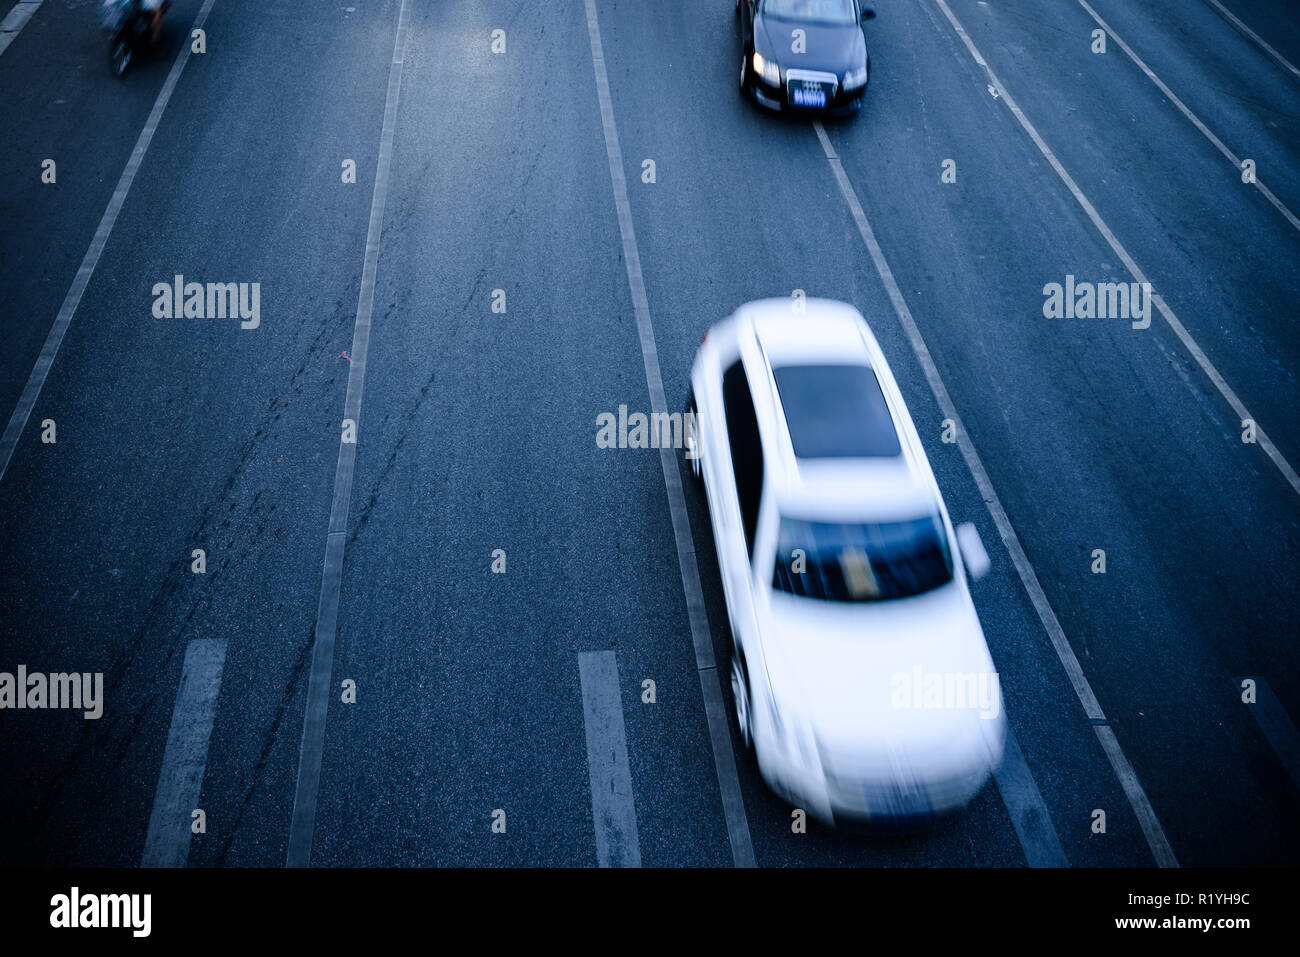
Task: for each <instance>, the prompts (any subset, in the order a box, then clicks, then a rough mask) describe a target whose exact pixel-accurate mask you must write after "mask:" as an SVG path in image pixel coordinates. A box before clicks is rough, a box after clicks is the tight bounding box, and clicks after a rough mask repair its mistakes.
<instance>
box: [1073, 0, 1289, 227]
mask: <svg viewBox="0 0 1300 957" xmlns="http://www.w3.org/2000/svg"><path fill="white" fill-rule="evenodd" d="M1079 6H1081V7H1083V9H1085V10H1087V11H1088V15H1089V16H1090V17H1092V18H1093V19H1094V20H1096V21H1097V25H1098V26H1100V27H1101V28H1102V29H1103V30H1105V31H1106V32H1107V33H1108V34H1110V38H1111V39H1112V40H1114V41H1115V42H1116V43H1118V44H1119V48H1120V49H1121V50H1123V51H1124V52H1125V53H1127V54H1128V58H1129V59H1130V60H1132V61H1133V62H1134V63H1135V64H1136V65H1137V67H1138V69H1140V70H1141V71H1142V72H1143V73H1145V74H1146V75H1147V79H1149V80H1150V81H1151V82H1152V83H1154V84H1155V85H1156V87H1157V88H1159V90H1160V92H1161V93H1163V94H1164V95H1165V96H1166V97H1168V98H1169V102H1170V103H1172V104H1173V105H1174V106H1176V107H1178V111H1179V112H1180V113H1182V114H1183V116H1185V117H1187V119H1188V120H1189V121H1190V122H1191V124H1192V125H1193V126H1195V127H1196V128H1197V129H1198V130H1200V131H1201V134H1202V135H1203V136H1204V137H1205V138H1206V139H1207V140H1209V141H1210V142H1211V143H1213V144H1214V148H1215V149H1217V150H1218V151H1219V152H1220V153H1222V154H1223V155H1224V156H1226V157H1227V159H1228V162H1229V163H1231V164H1232V168H1233V169H1234V170H1236V171H1237V172H1238V173H1240V172H1241V163H1242V161H1241V159H1240V158H1238V156H1237V155H1236V154H1235V153H1233V152H1232V150H1230V149H1228V147H1227V146H1225V145H1224V143H1223V140H1221V139H1219V138H1218V137H1217V136H1215V135H1214V133H1213V132H1212V131H1211V130H1210V128H1209V127H1208V126H1206V125H1205V124H1204V123H1202V122H1201V119H1200V117H1198V116H1197V115H1196V114H1195V113H1193V112H1192V111H1191V110H1189V109H1188V108H1187V105H1186V104H1185V103H1183V101H1182V100H1180V99H1179V98H1178V97H1177V96H1175V95H1174V91H1173V90H1171V89H1169V87H1168V86H1166V85H1165V82H1164V81H1163V80H1161V79H1160V77H1158V76H1156V74H1155V71H1153V70H1152V69H1151V68H1150V67H1149V66H1147V65H1146V63H1145V62H1143V60H1142V58H1141V57H1140V56H1138V55H1137V54H1136V53H1134V52H1133V48H1132V47H1130V46H1129V45H1128V44H1127V43H1125V42H1124V40H1123V38H1122V37H1120V35H1119V34H1118V33H1116V32H1115V30H1114V28H1112V27H1111V25H1110V24H1109V23H1107V22H1106V21H1105V20H1103V19H1102V18H1101V15H1100V14H1098V13H1097V11H1096V10H1094V9H1093V8H1092V7H1091V6H1090V5H1089V4H1088V0H1079ZM1253 185H1254V187H1255V188H1256V189H1257V190H1259V191H1260V193H1261V194H1263V196H1264V198H1265V199H1267V200H1268V201H1269V202H1270V203H1272V204H1273V208H1274V209H1276V210H1277V211H1278V212H1279V213H1281V214H1282V215H1283V216H1284V217H1286V221H1287V222H1288V223H1290V224H1291V225H1292V226H1293V227H1294V228H1296V229H1300V219H1296V217H1295V214H1294V213H1292V212H1291V210H1289V209H1287V208H1286V205H1285V204H1284V203H1283V202H1282V201H1281V200H1280V199H1278V198H1277V197H1276V196H1275V195H1273V191H1272V190H1271V189H1269V188H1268V187H1267V186H1265V185H1264V183H1263V182H1262V181H1261V180H1260V179H1259V178H1258V177H1256V179H1255V182H1254V184H1253Z"/></svg>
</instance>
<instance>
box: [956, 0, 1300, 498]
mask: <svg viewBox="0 0 1300 957" xmlns="http://www.w3.org/2000/svg"><path fill="white" fill-rule="evenodd" d="M934 2H935V3H936V4H938V6H939V8H940V9H941V10H943V13H944V16H946V17H947V18H948V22H949V23H950V24H952V28H953V30H955V31H956V33H957V36H959V37H960V38H961V41H962V43H963V44H965V46H966V49H967V51H969V52H970V55H971V58H972V59H974V61H975V62H976V63H978V64H979V65H980V66H981V67H983V68H984V72H985V73H986V74H988V78H989V80H990V81H991V82H992V84H993V88H994V89H996V90H997V91H998V93H999V97H998V99H1000V100H1001V101H1002V102H1003V103H1005V104H1006V105H1007V109H1009V110H1010V111H1011V113H1012V115H1013V116H1014V117H1015V118H1016V120H1017V121H1018V122H1019V123H1020V126H1021V128H1022V129H1024V131H1025V132H1026V133H1027V134H1029V138H1030V139H1031V140H1033V141H1034V145H1035V146H1037V147H1038V151H1039V152H1040V153H1042V154H1043V157H1044V158H1045V159H1046V160H1047V162H1048V163H1049V164H1050V165H1051V167H1052V169H1054V170H1055V171H1056V175H1057V176H1059V177H1060V178H1061V182H1063V183H1064V184H1065V185H1066V187H1067V188H1068V189H1069V190H1070V194H1071V195H1072V196H1073V197H1074V199H1075V201H1076V202H1077V203H1078V204H1079V206H1080V207H1081V208H1082V209H1083V211H1084V213H1085V214H1087V216H1088V219H1090V220H1091V221H1092V224H1093V226H1095V227H1096V229H1097V232H1099V233H1101V236H1102V238H1103V239H1105V240H1106V243H1107V245H1109V246H1110V248H1111V250H1112V251H1113V252H1114V253H1115V255H1116V256H1118V257H1119V259H1120V261H1121V262H1123V263H1124V267H1125V268H1126V269H1127V270H1128V271H1129V273H1130V274H1131V275H1132V276H1133V278H1134V279H1135V280H1137V281H1138V282H1142V283H1149V282H1150V280H1149V279H1148V278H1147V276H1146V274H1145V273H1144V272H1142V270H1141V269H1139V268H1138V265H1137V263H1135V262H1134V261H1133V257H1132V256H1130V255H1129V254H1128V250H1126V249H1125V248H1124V247H1123V246H1122V245H1121V244H1120V241H1119V240H1118V239H1116V238H1115V234H1114V233H1112V232H1111V231H1110V227H1109V226H1107V225H1106V223H1105V222H1104V221H1103V220H1102V218H1101V216H1100V215H1099V214H1098V213H1097V210H1096V209H1095V208H1094V207H1093V205H1092V203H1091V202H1089V200H1088V197H1086V196H1085V195H1083V191H1082V190H1081V189H1079V187H1078V184H1076V183H1075V182H1074V179H1073V177H1071V176H1070V174H1069V173H1067V172H1066V171H1065V167H1064V166H1062V165H1061V162H1060V160H1058V159H1057V158H1056V154H1055V153H1053V152H1052V150H1051V148H1050V147H1049V146H1048V145H1047V143H1046V142H1044V141H1043V138H1042V137H1041V136H1039V135H1038V130H1037V129H1035V128H1034V125H1033V124H1032V123H1030V122H1029V118H1028V117H1026V116H1025V114H1024V113H1023V112H1022V111H1021V109H1020V107H1019V106H1017V105H1016V101H1015V99H1014V98H1013V97H1012V96H1011V94H1010V93H1009V92H1008V91H1007V88H1006V87H1005V86H1003V85H1002V81H1001V80H999V79H998V78H997V75H996V74H995V73H994V72H993V68H992V67H990V66H989V65H988V63H987V62H986V61H985V60H984V57H983V55H981V54H980V51H979V50H978V49H977V48H976V46H975V44H974V42H973V41H972V40H971V38H970V36H969V35H967V33H966V29H965V28H964V27H963V26H962V25H961V23H960V22H958V20H957V18H956V17H955V16H954V15H953V12H952V10H951V9H949V7H948V4H947V3H946V2H944V0H934ZM1151 301H1152V302H1153V303H1155V307H1156V309H1157V311H1159V313H1160V315H1161V316H1163V317H1164V319H1165V322H1167V323H1168V324H1169V328H1171V329H1172V330H1173V331H1174V334H1175V335H1176V336H1178V338H1179V340H1180V341H1181V342H1182V344H1183V346H1184V347H1185V348H1186V349H1187V351H1188V352H1189V353H1191V355H1192V358H1193V359H1195V360H1196V364H1197V365H1199V366H1200V367H1201V371H1202V372H1204V373H1205V375H1206V376H1207V377H1208V378H1209V380H1210V381H1211V382H1212V383H1214V387H1215V388H1216V389H1218V390H1219V394H1220V395H1221V396H1223V398H1224V399H1225V400H1226V401H1227V403H1228V405H1230V406H1232V410H1233V411H1234V412H1235V413H1236V414H1237V417H1238V418H1239V419H1241V420H1243V421H1244V420H1246V419H1250V420H1251V421H1253V422H1255V438H1256V441H1257V442H1258V444H1259V447H1260V448H1261V449H1263V450H1264V453H1265V454H1266V455H1267V456H1268V457H1269V458H1270V459H1272V460H1273V464H1274V465H1276V466H1277V468H1278V470H1279V471H1280V472H1281V473H1282V475H1283V477H1284V478H1285V479H1286V480H1287V482H1288V484H1290V486H1291V488H1292V490H1293V491H1294V492H1296V494H1300V475H1297V474H1296V470H1295V469H1294V468H1292V467H1291V463H1290V462H1288V461H1287V460H1286V459H1285V458H1284V457H1283V456H1282V453H1281V452H1279V451H1278V449H1277V446H1275V445H1274V444H1273V441H1272V439H1270V438H1269V437H1268V436H1267V435H1266V434H1265V433H1264V430H1263V427H1262V426H1260V425H1259V422H1258V420H1256V419H1255V417H1254V416H1253V415H1251V414H1250V411H1249V410H1248V409H1247V408H1246V407H1245V405H1243V404H1242V402H1241V400H1240V399H1238V398H1237V394H1236V393H1235V392H1233V391H1232V389H1231V388H1230V387H1229V386H1228V383H1227V382H1226V381H1224V378H1223V376H1221V375H1220V374H1219V370H1218V369H1216V368H1215V367H1214V364H1213V363H1212V362H1210V360H1209V357H1208V356H1206V354H1205V353H1204V352H1203V351H1202V350H1201V347H1200V346H1198V345H1197V344H1196V341H1195V340H1194V339H1193V338H1192V337H1191V334H1190V333H1188V331H1187V329H1186V328H1184V326H1183V324H1182V323H1181V322H1179V321H1178V317H1177V316H1176V315H1174V311H1173V310H1172V309H1170V308H1169V306H1168V305H1166V303H1165V300H1164V297H1163V296H1160V295H1158V294H1155V293H1153V294H1152V296H1151ZM1148 321H1150V320H1148Z"/></svg>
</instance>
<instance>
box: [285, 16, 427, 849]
mask: <svg viewBox="0 0 1300 957" xmlns="http://www.w3.org/2000/svg"><path fill="white" fill-rule="evenodd" d="M409 5H410V0H402V6H401V9H400V10H399V11H398V14H397V36H396V38H395V39H394V40H393V59H392V63H391V65H390V66H389V70H388V92H387V94H386V95H385V98H384V124H383V128H382V129H381V131H380V136H379V159H378V162H377V163H376V169H375V189H374V193H373V194H372V196H371V200H370V225H369V227H368V228H367V230H366V252H365V258H364V260H363V263H362V267H361V291H360V293H359V294H358V296H357V317H356V324H355V325H354V326H353V331H352V352H351V353H350V355H351V358H352V362H351V363H350V364H349V368H348V391H347V395H346V397H345V398H344V400H343V419H344V421H347V420H351V421H352V423H353V425H354V427H356V428H357V429H358V433H359V427H360V422H361V393H362V391H363V390H364V388H365V383H366V354H367V352H368V351H369V349H370V318H371V313H372V311H373V310H374V305H375V273H376V272H377V271H378V269H379V238H380V233H381V232H382V231H383V226H384V205H385V203H386V202H387V200H388V172H389V168H390V167H391V165H392V157H393V130H394V127H395V126H396V125H397V99H398V96H399V95H400V93H401V89H402V63H403V60H404V51H405V49H406V21H407V11H408V8H409ZM356 461H357V442H356V441H345V440H344V439H343V437H342V436H341V438H340V441H339V458H338V465H337V467H336V468H335V470H334V497H333V501H332V502H331V504H330V524H329V533H328V534H327V535H326V537H325V564H324V568H323V569H322V572H321V585H320V601H319V604H318V606H317V610H316V637H315V641H314V643H313V645H312V652H311V672H310V675H309V676H308V679H307V709H306V712H305V713H304V715H303V721H302V747H301V749H300V751H299V755H298V785H297V788H296V790H295V792H294V798H293V818H292V820H291V821H290V823H289V853H288V856H287V860H286V865H287V866H288V867H306V866H307V865H308V864H310V863H311V845H312V834H313V832H314V831H315V828H316V800H317V797H318V795H319V792H320V769H321V760H322V758H323V756H324V752H325V717H326V714H327V713H328V711H329V701H330V681H331V675H332V674H333V671H334V641H335V638H336V637H337V635H338V617H339V597H340V595H341V593H342V589H343V550H344V543H345V539H346V536H347V528H348V508H349V505H350V504H351V501H352V479H353V476H354V474H355V471H356Z"/></svg>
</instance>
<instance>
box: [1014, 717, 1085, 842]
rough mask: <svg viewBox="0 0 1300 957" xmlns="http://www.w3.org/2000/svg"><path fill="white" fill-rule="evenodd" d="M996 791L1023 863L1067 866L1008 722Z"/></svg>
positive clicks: (1041, 798) (1045, 807)
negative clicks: (1013, 831)
mask: <svg viewBox="0 0 1300 957" xmlns="http://www.w3.org/2000/svg"><path fill="white" fill-rule="evenodd" d="M996 780H997V784H998V792H999V793H1000V794H1001V795H1002V803H1003V804H1005V805H1006V806H1007V814H1008V815H1010V817H1011V826H1012V827H1014V828H1015V829H1016V836H1017V837H1019V838H1020V847H1021V848H1022V849H1023V850H1024V852H1025V863H1027V864H1028V865H1029V866H1030V867H1069V866H1070V862H1069V861H1068V860H1067V859H1066V857H1065V849H1064V848H1062V847H1061V840H1060V838H1058V837H1057V836H1056V829H1055V828H1054V827H1052V818H1051V816H1050V815H1049V814H1048V813H1047V805H1046V804H1045V803H1044V802H1043V795H1042V794H1041V793H1040V792H1039V790H1038V784H1037V782H1035V781H1034V775H1033V773H1032V772H1031V771H1030V770H1029V765H1028V764H1026V763H1025V755H1024V753H1023V752H1022V751H1021V750H1020V742H1019V741H1017V740H1016V733H1015V731H1013V730H1012V729H1011V725H1010V723H1008V724H1007V741H1006V746H1005V750H1004V751H1003V754H1002V764H1001V766H1000V767H999V768H998V770H997V775H996Z"/></svg>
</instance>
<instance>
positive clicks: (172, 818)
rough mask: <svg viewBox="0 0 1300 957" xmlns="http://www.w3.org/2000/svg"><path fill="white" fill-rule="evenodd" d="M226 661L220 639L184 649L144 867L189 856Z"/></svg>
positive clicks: (200, 641) (177, 864) (174, 863)
mask: <svg viewBox="0 0 1300 957" xmlns="http://www.w3.org/2000/svg"><path fill="white" fill-rule="evenodd" d="M225 663H226V643H225V642H224V641H222V640H220V639H216V638H197V639H195V640H194V641H191V642H190V643H189V646H188V647H187V648H186V649H185V664H184V666H183V667H182V668H181V686H180V690H179V691H177V692H176V704H175V705H174V706H173V707H172V723H171V727H170V729H169V730H168V732H167V748H166V750H165V751H164V752H163V761H162V769H161V770H160V771H159V772H158V786H157V788H156V789H155V790H154V799H153V812H152V813H151V814H150V815H149V830H148V832H147V834H146V835H145V840H144V856H143V857H142V858H141V860H140V866H141V867H184V866H185V864H186V861H188V860H189V856H190V835H191V833H192V831H191V829H190V828H191V823H192V816H193V813H194V811H195V810H196V809H198V806H199V794H200V793H201V792H202V790H203V772H204V769H205V768H206V767H207V764H208V741H209V739H211V737H212V723H213V721H214V720H215V719H216V714H217V693H218V692H219V691H220V690H221V670H222V668H223V667H224V666H225Z"/></svg>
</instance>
